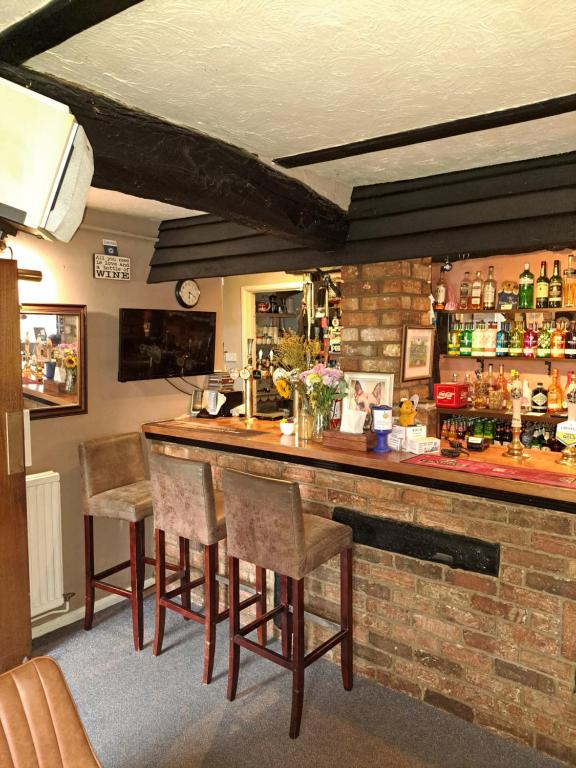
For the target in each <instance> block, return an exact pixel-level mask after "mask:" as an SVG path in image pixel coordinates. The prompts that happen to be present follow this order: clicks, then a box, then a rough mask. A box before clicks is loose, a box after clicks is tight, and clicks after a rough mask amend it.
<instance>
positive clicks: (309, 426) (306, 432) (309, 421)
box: [298, 404, 314, 442]
mask: <svg viewBox="0 0 576 768" xmlns="http://www.w3.org/2000/svg"><path fill="white" fill-rule="evenodd" d="M313 431H314V415H313V414H312V412H311V411H310V409H309V408H308V406H307V405H305V404H302V405H301V406H300V410H299V412H298V437H299V439H300V440H301V441H302V442H306V441H307V440H310V438H311V437H312V433H313Z"/></svg>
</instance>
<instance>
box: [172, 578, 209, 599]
mask: <svg viewBox="0 0 576 768" xmlns="http://www.w3.org/2000/svg"><path fill="white" fill-rule="evenodd" d="M201 584H204V576H201V577H200V578H199V579H194V581H191V582H190V584H184V585H183V586H180V587H176V589H171V590H170V591H169V592H165V593H164V597H165V598H168V599H170V598H172V597H178V595H181V594H182V592H187V591H188V590H189V589H196V587H199V586H200V585H201Z"/></svg>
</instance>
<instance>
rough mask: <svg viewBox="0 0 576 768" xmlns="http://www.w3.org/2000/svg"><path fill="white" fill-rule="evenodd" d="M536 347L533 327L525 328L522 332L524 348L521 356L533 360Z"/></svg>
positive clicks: (536, 336)
mask: <svg viewBox="0 0 576 768" xmlns="http://www.w3.org/2000/svg"><path fill="white" fill-rule="evenodd" d="M537 345H538V334H537V333H536V331H535V330H534V327H533V326H532V327H530V328H527V329H526V331H525V332H524V347H523V352H522V354H523V356H524V357H530V358H534V357H536V347H537Z"/></svg>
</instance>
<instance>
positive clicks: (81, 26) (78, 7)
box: [0, 0, 142, 64]
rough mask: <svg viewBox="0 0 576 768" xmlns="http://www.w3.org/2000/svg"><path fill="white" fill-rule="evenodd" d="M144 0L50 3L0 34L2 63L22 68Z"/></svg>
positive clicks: (76, 0)
mask: <svg viewBox="0 0 576 768" xmlns="http://www.w3.org/2000/svg"><path fill="white" fill-rule="evenodd" d="M141 2H142V0H96V1H95V0H92V2H86V0H51V2H49V3H46V5H43V6H42V7H41V8H39V9H38V10H37V11H34V13H30V14H28V15H27V16H24V18H23V19H21V20H20V21H17V22H16V23H15V24H12V26H10V27H8V28H7V29H5V30H3V31H2V32H0V61H5V62H6V63H7V64H23V63H24V62H25V61H28V59H31V58H32V57H33V56H37V55H38V54H39V53H44V51H49V50H50V49H51V48H54V47H56V46H57V45H60V43H63V42H64V41H65V40H68V39H69V38H70V37H74V35H77V34H78V33H79V32H82V31H83V30H85V29H88V28H89V27H93V26H94V25H95V24H99V23H100V22H101V21H104V20H105V19H109V18H110V17H111V16H116V14H117V13H121V12H122V11H124V10H126V8H130V7H131V6H132V5H138V3H141Z"/></svg>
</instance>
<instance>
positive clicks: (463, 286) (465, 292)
mask: <svg viewBox="0 0 576 768" xmlns="http://www.w3.org/2000/svg"><path fill="white" fill-rule="evenodd" d="M471 289H472V284H471V282H470V272H464V279H463V280H462V282H461V283H460V295H459V298H458V309H463V310H466V309H470V291H471Z"/></svg>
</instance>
